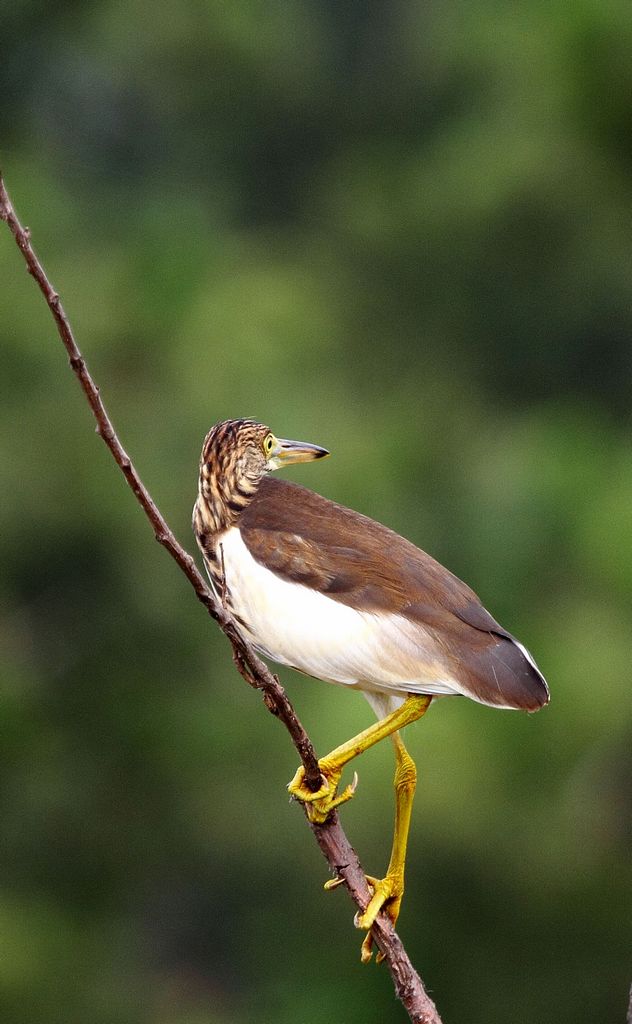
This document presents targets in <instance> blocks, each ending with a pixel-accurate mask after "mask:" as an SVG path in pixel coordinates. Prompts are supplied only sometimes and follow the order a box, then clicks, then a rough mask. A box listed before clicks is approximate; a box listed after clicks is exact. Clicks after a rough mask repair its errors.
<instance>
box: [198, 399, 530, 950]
mask: <svg viewBox="0 0 632 1024" xmlns="http://www.w3.org/2000/svg"><path fill="white" fill-rule="evenodd" d="M329 454H330V453H329V451H328V450H327V449H325V448H322V447H320V446H319V445H316V444H311V443H308V442H303V441H290V440H286V439H282V438H277V437H276V436H275V435H274V434H273V433H272V431H271V430H270V428H269V427H267V426H266V425H265V424H263V423H259V422H257V421H256V420H253V419H235V420H224V421H223V422H221V423H217V424H216V425H215V426H214V427H212V429H211V430H210V431H209V432H208V434H207V435H206V438H205V440H204V445H203V447H202V453H201V457H200V467H199V481H198V495H197V499H196V502H195V505H194V509H193V530H194V534H195V537H196V540H197V543H198V546H199V548H200V550H201V553H202V557H203V560H204V563H205V567H206V570H207V572H208V575H209V579H210V582H211V585H212V588H213V590H214V592H215V595H216V597H217V598H218V599H219V600H221V601H222V603H223V604H224V606H225V607H226V608H227V610H228V611H229V612H230V613H231V614H232V616H233V617H234V619H235V620H236V622H237V623H238V625H239V627H240V629H241V630H242V631H243V634H244V636H245V637H246V638H247V639H248V640H249V641H250V642H251V644H252V645H253V646H254V647H255V648H256V649H257V650H258V651H259V652H260V653H261V654H262V655H263V656H264V657H267V658H269V659H271V660H273V661H275V662H277V663H279V664H281V665H286V666H290V667H291V668H293V669H297V670H298V671H299V672H301V673H304V674H305V675H308V676H312V677H315V678H317V679H321V680H325V681H327V682H330V683H335V684H338V685H341V686H346V687H348V688H350V689H354V690H358V691H360V692H362V693H363V694H364V695H365V697H366V698H367V700H368V701H369V704H370V705H371V707H372V708H373V711H374V712H375V714H376V717H377V722H375V723H374V724H373V725H371V726H369V727H368V728H367V729H365V730H364V731H363V732H361V733H359V734H358V735H357V736H354V737H353V738H352V739H350V740H348V741H347V742H346V743H343V744H342V745H340V746H338V747H336V748H334V749H333V750H332V751H331V752H330V753H329V754H327V755H326V756H325V757H324V758H321V759H320V760H319V768H320V772H321V782H322V785H321V787H320V788H319V789H318V790H317V791H316V792H312V791H311V790H310V789H309V788H308V787H307V785H306V784H305V780H304V769H303V768H302V767H300V768H299V769H298V771H297V772H296V775H295V776H294V778H293V779H292V780H291V782H290V783H289V785H288V789H289V792H290V794H291V795H292V796H293V797H294V798H295V799H297V800H299V801H300V802H302V803H303V804H304V806H305V810H306V812H307V815H308V817H309V818H310V820H311V821H313V822H316V823H322V822H324V821H325V820H326V819H327V818H328V816H329V815H330V814H331V812H332V811H333V810H334V809H335V808H336V807H339V806H340V805H341V804H343V803H345V802H346V801H347V800H349V799H351V797H352V796H353V795H354V793H355V789H356V783H357V776H354V779H353V782H352V783H350V784H349V785H347V786H346V787H345V788H344V789H343V790H342V791H341V792H339V783H340V779H341V775H342V770H343V768H344V767H345V765H347V764H348V763H349V762H350V761H351V760H353V759H354V758H355V757H357V756H358V755H359V754H361V753H362V752H363V751H365V750H367V749H369V748H370V747H372V746H374V744H376V743H378V742H380V741H381V740H383V739H385V738H386V737H389V736H390V737H391V739H392V742H393V745H394V752H395V778H394V788H395V825H394V834H393V845H392V851H391V857H390V861H389V864H388V867H387V871H386V874H385V875H384V877H383V878H375V877H373V876H367V879H368V883H369V887H370V892H371V898H370V901H369V903H368V906H367V907H366V910H365V911H364V912H363V913H362V914H360V915H356V924H357V925H358V927H360V928H363V929H365V930H366V936H365V939H364V941H363V943H362V949H361V959H362V961H363V962H367V961H368V960H370V959H371V957H372V947H373V938H372V933H371V928H372V925H373V924H374V922H375V919H376V917H377V915H378V914H379V913H380V911H382V910H384V912H385V913H386V914H387V915H388V916H389V917H390V920H391V921H392V923H393V924H395V923H396V921H397V918H398V915H399V911H400V907H401V902H402V896H403V893H404V869H405V861H406V848H407V842H408V832H409V827H410V819H411V810H412V803H413V797H414V793H415V786H416V781H417V772H416V766H415V763H414V761H413V759H412V757H411V756H410V754H409V753H408V751H407V750H406V747H405V746H404V743H403V741H402V738H401V736H400V730H401V729H402V728H404V726H406V725H409V724H410V723H412V722H414V721H416V720H418V719H420V718H421V717H422V716H423V715H425V713H426V711H427V710H428V707H429V706H430V703H431V701H433V700H436V699H438V698H440V697H441V698H443V697H445V696H448V695H461V696H465V697H468V698H470V699H472V700H474V701H477V702H478V703H481V704H486V705H489V706H490V707H494V708H507V709H517V710H524V711H528V712H533V711H537V710H539V709H540V708H541V707H543V706H544V705H545V704H547V703H548V701H549V689H548V686H547V683H546V680H545V679H544V676H543V675H542V673H541V672H540V670H539V668H538V667H537V665H536V663H535V661H534V659H533V657H532V656H531V654H530V653H529V651H528V650H527V649H526V647H525V646H524V645H523V644H521V643H520V642H519V641H518V640H517V639H516V638H515V637H514V636H513V635H512V634H511V633H509V632H508V631H507V630H506V629H504V628H503V627H502V626H501V625H500V624H499V623H498V622H497V621H496V620H495V619H494V618H493V617H492V616H491V614H490V613H489V612H488V611H487V610H486V609H485V608H484V606H483V605H482V603H481V601H480V600H479V598H478V597H477V595H476V594H475V593H474V591H473V590H471V589H470V588H469V587H468V586H467V585H466V584H465V583H463V582H462V581H461V580H460V579H458V578H457V577H456V576H454V575H453V574H452V573H451V572H450V571H449V570H448V569H446V568H444V567H443V566H442V565H440V564H439V562H437V561H435V560H434V559H433V558H432V557H431V556H430V555H428V554H426V553H425V552H424V551H422V550H421V549H420V548H418V547H416V546H415V545H414V544H412V543H411V542H410V541H408V540H406V539H404V538H403V537H401V536H399V535H398V534H397V533H395V532H394V531H392V530H390V529H389V528H388V527H386V526H382V525H381V524H380V523H377V522H375V521H374V520H372V519H370V518H368V517H367V516H365V515H362V514H360V513H359V512H355V511H353V510H352V509H349V508H345V507H344V506H343V505H339V504H337V503H336V502H334V501H330V500H329V499H327V498H325V497H322V496H321V495H319V494H317V493H315V492H314V491H311V490H309V489H308V488H306V487H302V486H300V485H298V484H296V483H293V482H291V481H289V480H285V479H282V478H277V477H272V475H271V474H272V473H273V471H275V470H279V469H284V468H285V467H287V466H290V465H292V464H293V463H302V462H314V461H317V460H320V459H323V458H326V457H327V456H328V455H329ZM340 882H341V879H340V878H335V879H332V880H330V881H329V882H327V883H326V885H325V888H335V887H336V886H337V885H338V884H339V883H340ZM378 959H380V955H379V954H378Z"/></svg>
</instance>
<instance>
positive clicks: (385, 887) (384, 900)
mask: <svg viewBox="0 0 632 1024" xmlns="http://www.w3.org/2000/svg"><path fill="white" fill-rule="evenodd" d="M365 877H366V880H367V882H368V883H369V888H370V889H371V899H370V901H369V904H368V906H367V908H366V910H365V911H364V913H363V914H356V916H355V920H354V924H355V925H356V927H357V928H367V929H368V933H367V935H366V937H365V939H364V942H363V943H362V948H361V950H360V959H361V961H362V963H363V964H368V962H369V960H370V959H371V957H372V956H373V946H374V945H375V941H374V939H373V932H372V931H371V928H372V925H373V924H374V922H375V919H376V917H377V915H378V914H379V912H380V910H384V911H385V912H386V914H388V916H389V917H390V919H391V921H392V923H393V926H395V923H396V922H397V918H398V917H399V910H400V907H401V904H402V896H403V895H404V879H403V877H402V876H401V875H396V874H392V875H388V874H387V875H386V877H385V878H373V876H372V875H366V876H365ZM342 884H343V879H342V878H340V877H338V878H330V879H329V881H327V882H325V884H324V886H323V888H324V889H325V890H326V891H327V892H331V891H332V889H337V888H338V886H339V885H342ZM383 959H384V954H383V953H378V954H377V956H376V958H375V961H376V963H378V964H380V963H382V960H383Z"/></svg>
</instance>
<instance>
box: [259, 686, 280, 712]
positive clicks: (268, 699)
mask: <svg viewBox="0 0 632 1024" xmlns="http://www.w3.org/2000/svg"><path fill="white" fill-rule="evenodd" d="M263 703H264V704H265V706H266V707H267V709H268V711H269V712H270V713H271V714H273V715H275V716H276V717H277V718H278V717H279V709H278V707H277V706H276V701H275V699H274V697H273V696H272V694H271V693H268V691H267V690H264V691H263Z"/></svg>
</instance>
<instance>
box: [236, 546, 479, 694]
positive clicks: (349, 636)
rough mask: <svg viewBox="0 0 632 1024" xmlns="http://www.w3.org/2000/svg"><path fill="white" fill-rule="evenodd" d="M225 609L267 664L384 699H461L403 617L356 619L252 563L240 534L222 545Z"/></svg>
mask: <svg viewBox="0 0 632 1024" xmlns="http://www.w3.org/2000/svg"><path fill="white" fill-rule="evenodd" d="M220 544H221V545H222V548H223V559H224V567H225V573H226V588H227V595H228V601H229V605H230V607H231V609H232V611H233V612H234V614H236V615H237V616H238V617H239V619H240V620H241V621H242V622H243V623H244V624H245V627H244V628H245V630H246V632H247V633H248V634H249V637H250V639H251V640H252V642H253V643H254V644H255V645H256V647H257V648H258V649H259V650H260V651H261V652H262V653H263V654H264V655H266V656H267V657H270V658H272V659H273V660H274V661H278V662H280V663H281V664H282V665H289V666H291V667H292V668H296V669H299V670H300V671H301V672H305V673H306V674H308V675H311V676H315V677H317V678H319V679H325V680H327V681H328V682H331V683H338V684H341V685H344V686H353V687H357V688H358V689H361V690H369V691H373V692H375V693H381V694H386V695H398V694H399V695H405V694H407V693H424V694H433V695H434V694H457V693H464V694H465V695H466V696H471V694H467V693H466V692H465V690H464V689H463V687H462V685H461V684H459V682H458V681H457V680H456V679H454V678H452V677H451V676H450V674H449V670H448V668H447V666H446V663H445V662H444V661H443V659H442V656H441V649H440V647H439V645H438V644H437V643H436V641H435V640H434V638H433V637H432V635H431V634H430V633H429V632H428V631H427V630H425V629H424V627H423V626H422V625H420V624H418V623H415V622H411V621H410V620H409V619H407V618H405V617H404V616H402V615H394V614H389V613H386V612H367V611H358V610H356V609H354V608H350V607H349V606H348V605H345V604H343V603H342V602H340V601H334V600H333V599H332V598H330V597H327V596H326V595H324V594H321V593H319V592H318V591H316V590H312V589H310V588H309V587H306V586H304V585H303V584H300V583H291V582H289V581H287V580H284V579H282V578H281V577H280V576H277V575H276V574H275V573H273V572H271V571H270V570H269V569H266V568H265V567H264V566H263V565H261V564H260V563H259V562H257V561H256V560H255V559H254V558H253V557H252V555H251V554H250V552H249V551H248V548H247V547H246V545H245V544H244V542H243V540H242V538H241V535H240V533H239V530H238V529H236V528H233V529H230V530H227V531H226V533H224V534H223V535H222V537H221V540H220Z"/></svg>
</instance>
